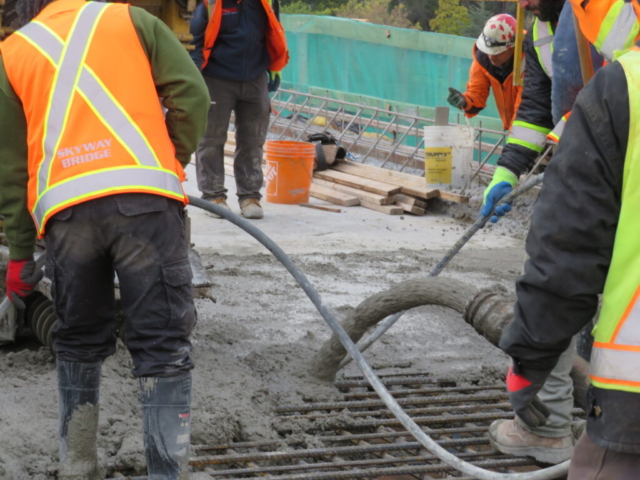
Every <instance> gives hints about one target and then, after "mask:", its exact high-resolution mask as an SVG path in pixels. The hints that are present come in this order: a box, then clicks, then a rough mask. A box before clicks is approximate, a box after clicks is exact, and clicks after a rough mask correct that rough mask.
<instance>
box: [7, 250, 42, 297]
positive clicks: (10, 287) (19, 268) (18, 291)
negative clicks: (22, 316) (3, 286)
mask: <svg viewBox="0 0 640 480" xmlns="http://www.w3.org/2000/svg"><path fill="white" fill-rule="evenodd" d="M43 275H44V273H43V272H42V269H36V262H35V261H34V260H33V257H30V258H25V259H24V260H9V265H8V266H7V297H9V300H11V303H13V304H14V305H15V306H16V307H18V308H20V309H24V308H25V306H24V302H23V301H22V298H24V297H27V296H29V295H30V294H31V293H33V291H34V290H35V289H36V285H38V282H39V281H40V280H41V279H42V276H43ZM21 297H22V298H21Z"/></svg>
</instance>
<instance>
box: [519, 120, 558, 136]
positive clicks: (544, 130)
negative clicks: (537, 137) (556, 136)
mask: <svg viewBox="0 0 640 480" xmlns="http://www.w3.org/2000/svg"><path fill="white" fill-rule="evenodd" d="M512 126H514V127H523V128H528V129H530V130H535V131H536V132H540V133H542V134H543V135H546V134H547V133H549V132H550V131H551V129H550V128H544V127H540V126H538V125H534V124H533V123H527V122H523V121H522V120H516V121H515V122H513V125H512Z"/></svg>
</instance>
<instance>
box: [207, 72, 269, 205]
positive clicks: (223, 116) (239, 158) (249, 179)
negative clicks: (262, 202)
mask: <svg viewBox="0 0 640 480" xmlns="http://www.w3.org/2000/svg"><path fill="white" fill-rule="evenodd" d="M204 80H205V82H206V84H207V87H208V88H209V94H210V95H211V103H212V104H211V109H210V110H209V116H208V119H207V130H206V132H205V134H204V137H202V140H200V145H199V147H198V151H197V152H196V175H197V178H198V189H199V190H200V192H202V198H204V199H207V200H211V199H214V198H227V189H226V188H224V144H225V142H226V141H227V131H228V129H229V120H230V118H231V112H232V111H234V112H235V116H236V132H235V133H236V152H235V155H234V161H233V171H234V175H235V179H236V189H237V190H236V191H237V195H238V200H239V201H240V202H241V201H242V200H244V199H245V198H258V199H260V198H262V195H261V194H260V188H261V187H262V181H263V175H262V147H263V145H264V142H265V140H266V138H267V130H268V128H269V115H270V112H271V101H270V99H269V92H268V90H267V83H268V82H267V75H266V74H264V75H260V76H259V77H258V78H254V79H253V80H247V81H245V82H236V81H233V80H221V79H217V78H211V77H206V76H205V77H204Z"/></svg>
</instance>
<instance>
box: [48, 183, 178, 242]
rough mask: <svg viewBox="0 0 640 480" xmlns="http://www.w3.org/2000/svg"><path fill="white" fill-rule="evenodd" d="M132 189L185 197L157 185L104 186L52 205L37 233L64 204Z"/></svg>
mask: <svg viewBox="0 0 640 480" xmlns="http://www.w3.org/2000/svg"><path fill="white" fill-rule="evenodd" d="M132 189H140V190H145V191H148V192H158V193H160V194H161V195H162V196H163V197H167V196H169V197H171V198H175V199H176V200H179V201H181V202H183V201H184V198H185V197H184V195H180V194H177V193H176V192H173V191H171V190H165V189H163V188H158V187H150V186H147V185H127V186H125V187H112V188H105V189H102V190H96V191H95V192H91V193H86V194H84V195H78V196H77V197H73V198H68V199H67V200H65V201H64V202H60V203H59V204H57V205H54V206H53V207H51V208H50V209H49V210H47V211H46V212H45V214H44V215H43V216H42V223H41V225H40V226H39V229H38V234H40V235H42V234H43V233H44V226H45V225H46V224H47V220H48V219H49V216H50V215H51V213H52V212H53V211H54V210H57V209H59V208H60V207H62V206H64V205H70V204H72V203H80V200H82V199H84V198H89V197H94V196H95V195H102V194H103V193H115V192H126V191H130V190H132Z"/></svg>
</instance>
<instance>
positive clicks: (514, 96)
mask: <svg viewBox="0 0 640 480" xmlns="http://www.w3.org/2000/svg"><path fill="white" fill-rule="evenodd" d="M515 43H516V19H515V18H513V17H512V16H511V15H507V14H506V13H503V14H500V15H496V16H495V17H491V18H490V19H489V20H488V21H487V23H486V24H485V26H484V29H483V30H482V33H481V34H480V37H479V38H478V40H477V41H476V43H475V45H474V46H473V63H472V64H471V70H469V82H468V83H467V90H466V92H464V93H461V92H459V91H458V90H456V89H454V88H451V87H449V96H448V97H447V101H448V102H449V104H450V105H451V106H452V107H455V108H460V109H462V110H464V112H465V113H464V114H465V116H466V117H468V118H471V117H475V116H476V115H477V114H478V113H480V112H481V111H482V110H483V109H484V108H485V107H486V106H487V98H489V94H490V93H491V90H493V98H494V99H495V101H496V107H497V108H498V113H499V114H500V118H501V119H502V128H504V130H510V129H511V125H512V124H513V121H514V119H515V116H516V112H517V111H518V106H519V105H520V95H521V91H522V87H520V86H514V85H513V53H514V50H513V48H514V46H515Z"/></svg>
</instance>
